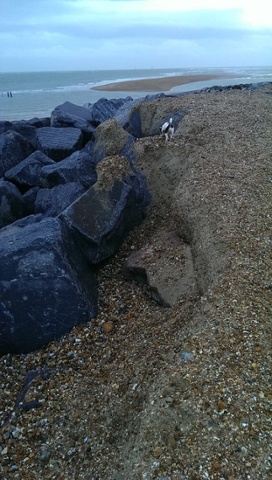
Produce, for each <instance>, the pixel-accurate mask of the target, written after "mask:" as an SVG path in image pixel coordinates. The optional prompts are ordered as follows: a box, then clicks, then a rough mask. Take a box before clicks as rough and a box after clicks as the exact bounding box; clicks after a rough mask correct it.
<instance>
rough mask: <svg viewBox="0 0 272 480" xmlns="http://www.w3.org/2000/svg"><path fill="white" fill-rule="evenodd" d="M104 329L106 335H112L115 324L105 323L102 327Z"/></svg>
mask: <svg viewBox="0 0 272 480" xmlns="http://www.w3.org/2000/svg"><path fill="white" fill-rule="evenodd" d="M102 329H103V332H104V333H111V332H112V331H113V330H114V324H113V322H105V323H103V325H102Z"/></svg>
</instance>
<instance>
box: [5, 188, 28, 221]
mask: <svg viewBox="0 0 272 480" xmlns="http://www.w3.org/2000/svg"><path fill="white" fill-rule="evenodd" d="M26 214H27V206H26V202H25V199H24V198H23V196H22V195H21V193H20V192H19V190H18V188H17V187H16V186H15V185H13V183H11V182H6V181H5V180H4V179H0V228H2V227H5V226H6V225H9V224H10V223H12V222H15V220H18V219H19V218H22V217H24V216H25V215H26Z"/></svg>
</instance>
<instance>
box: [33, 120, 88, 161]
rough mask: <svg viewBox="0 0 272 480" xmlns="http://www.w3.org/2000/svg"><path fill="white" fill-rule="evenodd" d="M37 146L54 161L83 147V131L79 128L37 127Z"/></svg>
mask: <svg viewBox="0 0 272 480" xmlns="http://www.w3.org/2000/svg"><path fill="white" fill-rule="evenodd" d="M36 132H37V148H38V149H39V150H41V151H42V152H43V153H45V155H48V157H50V158H51V159H52V160H55V161H56V162H58V161H60V160H63V159H64V158H66V157H68V156H69V155H71V154H72V153H73V152H75V151H76V150H80V149H81V148H83V133H82V131H81V130H80V128H74V127H66V128H61V127H60V128H56V127H42V128H37V130H36Z"/></svg>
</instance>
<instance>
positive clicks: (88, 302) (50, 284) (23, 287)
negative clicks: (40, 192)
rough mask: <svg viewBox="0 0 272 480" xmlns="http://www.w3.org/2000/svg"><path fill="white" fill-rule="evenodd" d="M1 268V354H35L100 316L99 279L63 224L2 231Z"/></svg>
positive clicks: (18, 225) (33, 219)
mask: <svg viewBox="0 0 272 480" xmlns="http://www.w3.org/2000/svg"><path fill="white" fill-rule="evenodd" d="M0 264H1V269H0V355H5V354H6V353H26V352H29V351H33V350H36V349H38V348H40V347H42V346H43V345H45V344H47V343H48V342H50V341H52V340H56V339H59V338H60V337H61V336H62V335H63V334H65V333H66V332H68V331H69V330H70V329H71V328H72V327H74V326H75V325H78V324H80V323H82V322H87V321H89V320H90V319H91V318H93V317H94V316H95V315H96V314H97V285H96V278H95V275H94V273H93V271H92V269H91V268H90V266H89V265H88V264H87V262H86V260H85V259H84V258H83V257H82V255H81V254H80V252H79V250H78V249H77V248H76V245H75V244H74V242H73V240H72V238H71V236H70V235H69V233H68V231H67V229H66V228H65V225H64V224H63V223H62V222H61V221H60V220H58V219H55V218H45V219H44V218H43V217H42V215H37V216H30V217H29V218H27V219H23V220H19V221H18V222H15V223H13V224H12V225H10V226H8V227H5V228H2V229H1V230H0Z"/></svg>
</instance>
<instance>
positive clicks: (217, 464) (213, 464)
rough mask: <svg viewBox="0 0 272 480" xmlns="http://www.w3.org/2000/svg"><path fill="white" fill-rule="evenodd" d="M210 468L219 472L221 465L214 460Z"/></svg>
mask: <svg viewBox="0 0 272 480" xmlns="http://www.w3.org/2000/svg"><path fill="white" fill-rule="evenodd" d="M211 466H212V468H213V469H214V470H220V468H221V464H220V463H219V462H217V461H216V460H214V461H213V462H212V463H211Z"/></svg>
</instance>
